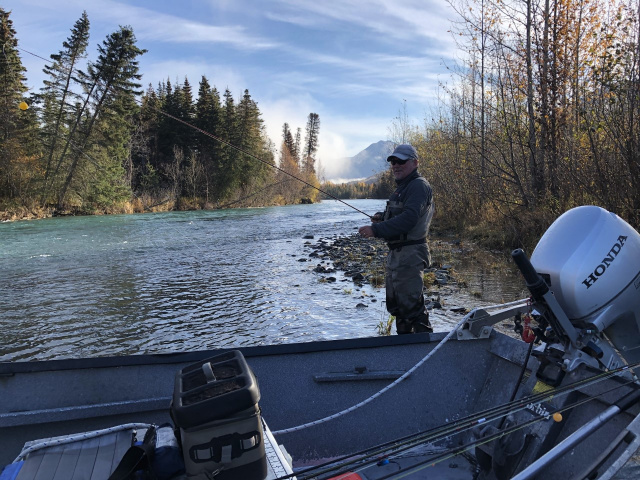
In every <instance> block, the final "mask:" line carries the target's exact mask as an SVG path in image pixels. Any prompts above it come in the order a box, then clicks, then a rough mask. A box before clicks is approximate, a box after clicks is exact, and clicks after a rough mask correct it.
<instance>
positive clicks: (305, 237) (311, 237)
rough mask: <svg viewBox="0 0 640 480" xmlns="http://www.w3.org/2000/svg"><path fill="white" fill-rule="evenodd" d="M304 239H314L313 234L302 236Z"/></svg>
mask: <svg viewBox="0 0 640 480" xmlns="http://www.w3.org/2000/svg"><path fill="white" fill-rule="evenodd" d="M302 238H303V239H304V240H313V235H305V236H304V237H302Z"/></svg>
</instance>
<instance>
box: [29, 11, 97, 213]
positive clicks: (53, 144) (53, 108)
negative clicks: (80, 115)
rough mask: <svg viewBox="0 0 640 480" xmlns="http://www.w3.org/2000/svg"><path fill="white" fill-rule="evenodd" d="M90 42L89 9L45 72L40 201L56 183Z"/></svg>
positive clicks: (44, 199)
mask: <svg viewBox="0 0 640 480" xmlns="http://www.w3.org/2000/svg"><path fill="white" fill-rule="evenodd" d="M88 44H89V18H88V17H87V12H86V11H85V12H82V16H81V17H80V18H79V19H78V20H77V21H76V23H75V25H74V26H73V28H72V29H71V35H70V36H69V37H68V38H67V40H66V41H64V42H63V43H62V46H63V47H64V50H61V51H60V52H59V53H57V54H53V55H51V59H52V60H53V63H52V64H51V65H46V66H45V67H44V69H43V71H44V73H46V74H47V75H48V76H49V79H48V80H45V81H44V88H43V89H42V93H41V98H42V101H43V109H42V118H41V121H42V138H43V143H44V144H45V145H46V153H45V158H44V161H45V163H44V179H43V188H42V195H41V202H42V203H45V202H46V200H47V196H48V192H49V188H50V184H53V183H55V180H56V178H55V177H56V174H57V173H58V170H59V168H60V164H59V163H58V164H57V165H55V166H54V165H53V159H54V158H55V157H56V153H58V154H59V153H60V151H59V150H58V146H59V144H60V143H64V142H61V141H60V140H61V138H62V137H63V136H64V135H65V134H66V133H68V130H69V124H70V123H71V121H72V119H73V111H72V107H70V106H69V105H70V104H71V100H75V99H77V95H75V94H74V93H73V90H72V88H71V87H72V81H73V79H74V75H75V73H76V67H77V64H78V62H79V61H80V60H82V59H83V58H85V57H86V50H87V45H88ZM52 177H53V178H52Z"/></svg>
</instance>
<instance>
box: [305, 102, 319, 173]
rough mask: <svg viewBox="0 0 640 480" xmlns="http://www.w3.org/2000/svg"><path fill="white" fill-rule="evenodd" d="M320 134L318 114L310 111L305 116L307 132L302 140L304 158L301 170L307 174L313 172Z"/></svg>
mask: <svg viewBox="0 0 640 480" xmlns="http://www.w3.org/2000/svg"><path fill="white" fill-rule="evenodd" d="M319 135H320V115H318V114H317V113H310V114H309V117H308V118H307V132H306V136H305V140H304V158H303V164H302V170H303V171H304V172H305V173H307V174H315V154H316V151H317V150H318V137H319Z"/></svg>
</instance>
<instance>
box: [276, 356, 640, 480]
mask: <svg viewBox="0 0 640 480" xmlns="http://www.w3.org/2000/svg"><path fill="white" fill-rule="evenodd" d="M638 367H640V362H638V363H635V364H632V365H626V366H623V367H620V368H618V369H615V370H610V371H608V372H601V373H599V374H596V375H593V376H591V377H588V378H584V379H582V380H578V381H576V382H573V383H571V384H568V385H565V386H563V387H559V388H555V389H553V390H548V391H545V392H541V393H537V394H533V395H528V396H526V397H523V398H521V399H518V400H516V401H512V402H508V403H505V404H502V405H498V406H497V407H492V408H489V409H487V410H484V411H481V412H477V413H474V414H471V415H469V416H467V417H464V418H461V419H459V420H456V421H455V422H452V423H450V424H446V425H442V426H439V427H435V428H433V429H431V430H427V431H424V432H420V433H417V434H412V435H408V436H406V437H403V438H400V439H396V440H393V441H390V442H387V443H384V444H381V445H376V446H375V447H372V448H369V449H365V450H362V451H360V452H356V453H353V454H351V455H347V456H344V457H342V458H340V459H337V460H333V461H331V462H326V463H324V464H322V465H317V466H315V467H312V468H311V469H309V470H307V471H302V472H298V475H301V474H302V475H303V474H305V473H309V472H312V471H316V470H317V469H319V468H324V467H329V466H331V465H336V463H339V465H337V466H334V467H332V468H329V469H327V472H329V471H333V470H336V469H338V468H342V467H343V466H345V465H350V464H353V463H358V462H361V461H362V460H363V457H362V456H364V458H366V457H369V456H374V455H382V454H384V453H385V452H386V451H388V450H390V449H394V448H395V449H398V448H399V447H402V448H401V449H400V450H399V451H404V450H407V449H409V448H413V447H415V446H417V445H420V444H423V443H426V442H433V441H437V440H441V439H444V438H446V437H448V436H450V435H452V434H457V433H462V432H464V431H467V430H469V429H471V428H474V427H475V426H477V425H480V424H487V423H489V422H492V421H494V420H498V419H500V418H502V417H504V416H506V415H508V414H511V413H517V412H519V411H522V410H524V409H526V408H527V406H528V405H531V404H536V403H541V402H543V401H546V400H550V399H552V398H554V397H560V396H562V395H565V394H567V393H571V392H572V391H575V390H577V388H578V387H586V386H591V385H595V384H597V383H599V382H601V381H603V380H606V379H607V378H610V377H614V376H616V375H618V374H620V373H623V372H625V371H632V370H634V369H636V368H638ZM629 383H633V382H629ZM623 385H627V384H626V383H625V384H623ZM615 388H619V387H615ZM355 456H360V458H357V459H353V460H351V461H348V462H346V463H340V462H343V461H344V460H348V459H350V458H353V457H355ZM321 473H326V472H325V471H323V472H321ZM317 474H318V473H316V475H317ZM280 478H281V479H284V478H287V477H280ZM278 480H280V479H278Z"/></svg>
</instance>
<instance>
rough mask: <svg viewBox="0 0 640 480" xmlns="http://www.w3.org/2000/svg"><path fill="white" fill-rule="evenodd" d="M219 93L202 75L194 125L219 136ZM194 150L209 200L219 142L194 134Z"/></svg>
mask: <svg viewBox="0 0 640 480" xmlns="http://www.w3.org/2000/svg"><path fill="white" fill-rule="evenodd" d="M221 122H222V118H221V111H220V95H219V94H218V91H217V90H216V89H215V88H213V89H212V88H211V86H210V85H209V81H208V80H207V77H205V76H204V75H203V76H202V79H201V80H200V85H199V88H198V101H197V102H196V118H195V125H196V126H197V127H198V128H200V129H201V130H203V131H205V132H207V133H210V134H211V135H214V136H215V137H220V130H221V126H222V125H221ZM196 139H197V140H196V142H195V146H196V150H197V153H198V157H199V158H200V163H201V165H202V166H203V169H204V173H205V185H204V192H203V193H204V196H205V201H206V202H209V201H210V200H211V199H212V198H214V188H215V178H216V177H217V176H218V173H219V166H220V164H219V161H218V160H219V155H220V150H221V145H220V142H219V141H217V140H214V139H213V138H211V137H208V136H207V135H204V134H202V133H200V134H198V135H197V136H196Z"/></svg>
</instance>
